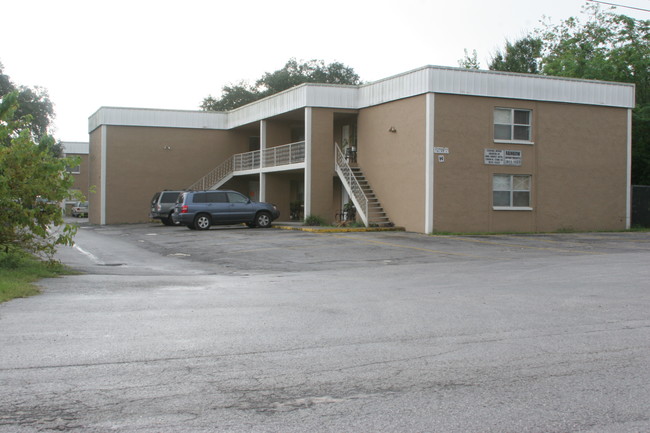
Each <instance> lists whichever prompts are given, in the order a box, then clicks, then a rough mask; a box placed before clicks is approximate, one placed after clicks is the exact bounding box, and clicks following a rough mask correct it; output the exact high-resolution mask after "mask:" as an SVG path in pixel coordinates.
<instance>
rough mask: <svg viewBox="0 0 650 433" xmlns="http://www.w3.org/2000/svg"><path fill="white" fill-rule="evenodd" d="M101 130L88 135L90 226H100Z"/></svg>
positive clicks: (98, 129)
mask: <svg viewBox="0 0 650 433" xmlns="http://www.w3.org/2000/svg"><path fill="white" fill-rule="evenodd" d="M101 130H102V128H101V127H100V128H97V129H95V130H94V131H92V132H91V133H90V137H89V154H88V188H89V190H90V191H94V192H90V191H89V193H88V220H89V221H90V222H91V223H92V224H100V223H101V220H100V217H101V199H100V194H99V186H100V185H101V171H102V170H101V168H102V167H101V160H102V158H101V137H102V134H101Z"/></svg>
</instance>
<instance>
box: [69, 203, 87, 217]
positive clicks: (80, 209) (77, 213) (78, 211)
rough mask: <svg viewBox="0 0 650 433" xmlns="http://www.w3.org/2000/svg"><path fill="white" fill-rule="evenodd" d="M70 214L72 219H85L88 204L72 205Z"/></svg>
mask: <svg viewBox="0 0 650 433" xmlns="http://www.w3.org/2000/svg"><path fill="white" fill-rule="evenodd" d="M70 212H71V213H72V216H73V217H87V216H88V202H87V201H78V202H76V203H73V204H72V207H71V208H70Z"/></svg>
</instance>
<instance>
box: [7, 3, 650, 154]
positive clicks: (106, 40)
mask: <svg viewBox="0 0 650 433" xmlns="http://www.w3.org/2000/svg"><path fill="white" fill-rule="evenodd" d="M611 1H612V2H614V3H623V4H626V5H635V6H638V7H644V8H650V0H620V1H615V0H611ZM586 3H587V2H586V1H585V0H538V1H530V0H492V1H488V0H455V1H454V0H447V1H438V0H399V1H398V0H392V1H385V0H358V1H357V0H330V1H327V2H310V1H309V0H295V1H294V0H274V1H270V0H234V1H219V0H212V1H210V0H183V1H178V0H174V1H168V0H128V1H126V0H111V1H106V0H104V1H97V0H78V1H77V0H57V1H54V0H15V1H9V2H5V4H3V6H2V7H1V8H0V10H1V11H2V23H1V26H0V32H1V34H2V45H1V46H0V62H2V64H3V65H4V73H5V74H7V75H9V76H10V77H11V79H12V80H13V82H14V83H16V84H21V85H27V86H42V87H45V88H46V89H47V90H48V91H49V94H50V98H51V100H52V101H53V102H54V104H55V110H56V119H55V128H56V129H55V136H56V138H57V139H60V140H63V141H88V117H89V116H90V115H91V114H93V113H94V112H95V111H96V110H97V109H98V108H99V107H102V106H117V107H144V108H166V109H183V110H196V109H199V105H200V104H201V101H202V100H203V98H204V97H206V96H208V95H210V94H212V95H214V96H219V95H220V94H221V88H222V87H223V86H224V85H226V84H230V83H234V82H237V81H239V80H242V79H244V80H248V81H251V82H252V81H255V80H256V79H257V78H259V77H260V76H261V75H262V74H263V73H264V72H272V71H275V70H277V69H280V68H282V67H283V66H284V64H285V63H286V61H287V60H288V59H289V58H291V57H295V58H297V59H298V60H309V59H322V60H324V61H325V62H327V63H330V62H334V61H339V62H342V63H344V64H345V65H347V66H350V67H352V68H354V69H355V71H356V72H357V73H358V74H359V75H360V77H361V79H362V80H364V81H366V82H367V81H374V80H378V79H381V78H385V77H388V76H391V75H394V74H398V73H401V72H405V71H409V70H411V69H415V68H418V67H420V66H425V65H441V66H458V60H459V59H461V58H462V57H463V56H464V51H463V50H464V49H465V48H467V49H468V50H469V51H470V52H471V51H472V50H473V49H476V50H477V51H478V57H479V60H480V62H481V66H482V67H486V66H487V63H488V61H489V59H490V55H491V54H493V53H494V52H495V51H496V50H497V49H498V48H501V47H502V46H503V44H504V41H505V40H506V39H510V40H515V39H517V38H518V37H520V36H522V35H524V34H526V33H527V32H528V31H529V30H531V29H533V28H535V27H538V26H539V21H540V20H541V19H542V17H543V16H547V17H549V18H550V19H551V21H552V22H554V23H559V22H560V21H561V20H563V19H566V18H568V17H570V16H579V15H580V13H581V8H582V6H583V5H585V4H586ZM617 11H618V12H620V13H626V14H628V15H631V16H635V17H637V18H641V19H650V14H649V13H646V12H637V11H634V10H629V9H621V8H619V9H618V10H617Z"/></svg>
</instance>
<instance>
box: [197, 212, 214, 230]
mask: <svg viewBox="0 0 650 433" xmlns="http://www.w3.org/2000/svg"><path fill="white" fill-rule="evenodd" d="M211 224H212V222H211V221H210V217H209V216H208V215H206V214H203V213H202V214H200V215H197V216H196V218H194V227H196V229H197V230H207V229H209V228H210V225H211Z"/></svg>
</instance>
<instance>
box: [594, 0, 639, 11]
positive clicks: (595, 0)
mask: <svg viewBox="0 0 650 433" xmlns="http://www.w3.org/2000/svg"><path fill="white" fill-rule="evenodd" d="M587 1H590V2H592V3H600V4H604V5H609V6H617V7H621V8H628V9H634V10H637V11H643V12H650V9H643V8H637V7H634V6H626V5H621V4H617V3H608V2H604V1H600V0H587Z"/></svg>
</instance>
